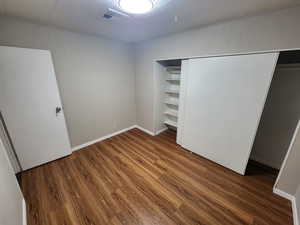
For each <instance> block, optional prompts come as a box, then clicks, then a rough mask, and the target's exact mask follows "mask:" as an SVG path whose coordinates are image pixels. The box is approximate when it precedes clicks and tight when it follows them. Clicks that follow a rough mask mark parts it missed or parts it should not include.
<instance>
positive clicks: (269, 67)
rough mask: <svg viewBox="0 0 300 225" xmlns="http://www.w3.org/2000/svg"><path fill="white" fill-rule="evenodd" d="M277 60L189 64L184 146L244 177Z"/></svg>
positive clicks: (258, 56) (271, 55) (226, 59)
mask: <svg viewBox="0 0 300 225" xmlns="http://www.w3.org/2000/svg"><path fill="white" fill-rule="evenodd" d="M277 58H278V53H267V54H251V55H236V56H224V57H211V58H198V59H191V60H189V72H188V77H187V78H186V85H185V89H186V94H185V99H184V104H185V109H184V112H183V115H181V116H183V122H182V123H183V127H184V129H183V132H182V145H183V146H184V147H185V148H187V149H189V150H191V151H193V152H195V153H197V154H199V155H201V156H204V157H206V158H208V159H210V160H212V161H214V162H216V163H218V164H221V165H223V166H225V167H227V168H230V169H232V170H234V171H236V172H238V173H240V174H244V172H245V169H246V165H247V162H248V159H249V155H250V151H251V148H252V144H253V141H254V138H255V134H256V130H257V127H258V124H259V120H260V117H261V113H262V110H263V107H264V104H265V100H266V97H267V93H268V90H269V86H270V83H271V80H272V77H273V72H274V68H275V65H276V62H277ZM179 129H181V128H179ZM180 132H181V131H180Z"/></svg>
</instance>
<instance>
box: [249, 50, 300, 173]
mask: <svg viewBox="0 0 300 225" xmlns="http://www.w3.org/2000/svg"><path fill="white" fill-rule="evenodd" d="M299 87H300V51H285V52H281V53H280V55H279V59H278V63H277V66H276V69H275V72H274V76H273V81H272V83H271V87H270V91H269V94H268V97H267V101H266V104H265V107H264V111H263V113H262V117H261V121H260V124H259V128H258V130H257V134H256V138H255V142H254V145H253V149H252V152H251V157H250V158H251V159H253V160H255V161H257V162H260V163H262V164H264V165H267V166H269V167H272V168H275V169H280V168H281V166H282V163H283V160H284V158H285V156H286V153H287V150H288V148H289V145H290V142H291V140H292V137H293V133H294V130H295V128H296V126H297V122H298V120H299V117H300V89H299Z"/></svg>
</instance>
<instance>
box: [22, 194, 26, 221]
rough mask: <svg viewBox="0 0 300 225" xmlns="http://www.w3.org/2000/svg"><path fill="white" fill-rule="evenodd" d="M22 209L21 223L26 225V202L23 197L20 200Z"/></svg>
mask: <svg viewBox="0 0 300 225" xmlns="http://www.w3.org/2000/svg"><path fill="white" fill-rule="evenodd" d="M22 211H23V217H22V220H23V225H27V210H26V202H25V199H24V198H23V201H22Z"/></svg>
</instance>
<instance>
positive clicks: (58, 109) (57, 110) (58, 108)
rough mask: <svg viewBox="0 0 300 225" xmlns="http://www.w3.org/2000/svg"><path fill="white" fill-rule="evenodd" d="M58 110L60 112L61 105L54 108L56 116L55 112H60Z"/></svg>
mask: <svg viewBox="0 0 300 225" xmlns="http://www.w3.org/2000/svg"><path fill="white" fill-rule="evenodd" d="M60 112H61V107H56V109H55V113H56V116H57V114H58V113H60Z"/></svg>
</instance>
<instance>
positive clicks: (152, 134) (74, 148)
mask: <svg viewBox="0 0 300 225" xmlns="http://www.w3.org/2000/svg"><path fill="white" fill-rule="evenodd" d="M133 128H138V129H140V130H141V131H144V132H145V133H147V134H150V135H151V136H155V135H158V134H160V133H161V132H163V131H165V130H167V129H168V128H164V129H162V130H159V131H158V132H156V134H154V132H151V131H149V130H147V129H145V128H143V127H140V126H138V125H133V126H131V127H128V128H125V129H123V130H119V131H117V132H114V133H112V134H108V135H105V136H103V137H101V138H98V139H96V140H93V141H89V142H86V143H84V144H82V145H78V146H75V147H72V152H74V151H77V150H79V149H82V148H85V147H87V146H90V145H93V144H95V143H97V142H99V141H103V140H105V139H108V138H111V137H113V136H116V135H118V134H121V133H124V132H126V131H129V130H131V129H133Z"/></svg>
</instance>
